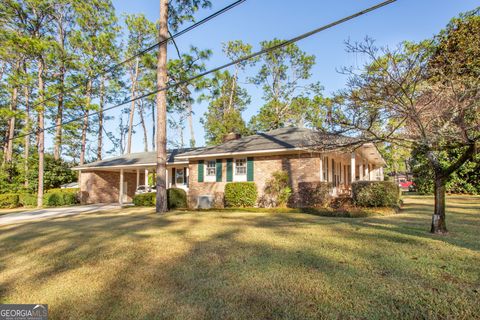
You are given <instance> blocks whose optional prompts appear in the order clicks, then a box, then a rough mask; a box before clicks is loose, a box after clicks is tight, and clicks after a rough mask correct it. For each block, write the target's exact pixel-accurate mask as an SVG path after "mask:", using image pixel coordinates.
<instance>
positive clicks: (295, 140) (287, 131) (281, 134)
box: [76, 127, 359, 169]
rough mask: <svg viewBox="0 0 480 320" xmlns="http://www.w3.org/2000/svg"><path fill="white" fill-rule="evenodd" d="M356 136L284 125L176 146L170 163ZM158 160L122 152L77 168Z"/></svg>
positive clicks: (332, 144)
mask: <svg viewBox="0 0 480 320" xmlns="http://www.w3.org/2000/svg"><path fill="white" fill-rule="evenodd" d="M356 141H359V140H358V139H356V138H351V137H345V136H341V135H334V134H326V133H320V132H317V131H313V130H311V129H307V128H295V127H290V128H281V129H276V130H272V131H269V132H265V133H257V134H254V135H250V136H247V137H243V138H240V139H237V140H232V141H228V142H225V143H222V144H220V145H217V146H212V147H204V148H186V149H174V150H170V151H169V153H168V163H175V162H179V161H182V160H183V161H185V160H187V159H188V158H189V157H199V156H209V155H217V154H235V153H244V154H245V153H252V154H254V153H256V152H262V151H269V150H285V151H288V150H292V151H293V150H298V149H303V148H307V149H308V148H315V149H317V150H320V149H325V150H331V149H335V148H336V147H338V146H340V145H345V144H349V143H355V142H356ZM155 162H156V154H155V152H140V153H131V154H127V155H122V156H118V157H114V158H110V159H105V160H101V161H96V162H92V163H88V164H85V165H83V166H79V167H76V169H82V168H93V167H95V168H98V167H112V166H128V165H131V166H135V165H138V166H142V165H147V164H154V163H155Z"/></svg>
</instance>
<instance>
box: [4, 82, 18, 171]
mask: <svg viewBox="0 0 480 320" xmlns="http://www.w3.org/2000/svg"><path fill="white" fill-rule="evenodd" d="M17 95H18V88H17V86H16V85H15V86H14V87H13V89H12V101H11V103H10V111H11V112H12V116H11V117H10V119H9V120H8V132H7V141H6V143H5V157H4V158H3V159H4V162H5V163H7V164H9V163H11V162H12V159H13V138H14V135H15V112H16V111H17Z"/></svg>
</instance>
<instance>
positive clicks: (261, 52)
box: [12, 0, 397, 139]
mask: <svg viewBox="0 0 480 320" xmlns="http://www.w3.org/2000/svg"><path fill="white" fill-rule="evenodd" d="M395 1H397V0H387V1H384V2H381V3H379V4H376V5H374V6H372V7H369V8H367V9H364V10H362V11H359V12H357V13H354V14H352V15H349V16H347V17H345V18H342V19H340V20H336V21H334V22H331V23H329V24H326V25H324V26H322V27H319V28H317V29H314V30H311V31H309V32H306V33H303V34H301V35H299V36H297V37H295V38H292V39H290V40H285V41H282V42H280V43H279V44H277V45H275V46H271V47H268V48H265V49H262V50H260V51H257V52H255V53H252V54H250V55H248V56H245V57H242V58H239V59H237V60H234V61H231V62H229V63H226V64H224V65H221V66H219V67H216V68H213V69H210V70H207V71H205V72H202V73H199V74H197V75H195V76H193V77H191V78H188V79H185V80H182V81H178V82H175V83H172V84H170V85H167V86H165V87H162V88H159V89H156V90H153V91H150V92H147V93H145V94H143V95H140V96H137V97H135V98H132V99H129V100H127V101H124V102H122V103H119V104H116V105H113V106H111V107H108V108H104V109H103V112H105V111H109V110H112V109H115V108H118V107H121V106H123V105H126V104H128V103H131V102H133V101H136V100H140V99H143V98H146V97H149V96H151V95H153V94H156V93H158V92H160V91H165V90H168V89H172V88H175V87H178V86H181V85H184V84H187V83H189V82H191V81H193V80H196V79H198V78H201V77H204V76H206V75H208V74H210V73H214V72H216V71H219V70H222V69H225V68H228V67H230V66H233V65H235V64H237V63H240V62H243V61H246V60H250V59H252V58H255V57H257V56H260V55H262V54H265V53H268V52H271V51H274V50H277V49H280V48H282V47H285V46H287V45H289V44H292V43H295V42H297V41H300V40H303V39H305V38H307V37H310V36H312V35H314V34H316V33H319V32H321V31H324V30H327V29H330V28H332V27H335V26H337V25H339V24H342V23H344V22H347V21H349V20H352V19H354V18H357V17H359V16H362V15H364V14H366V13H369V12H371V11H374V10H377V9H379V8H381V7H384V6H386V5H389V4H392V3H393V2H395ZM99 113H100V112H99V111H96V112H93V113H91V114H89V115H84V116H81V117H78V118H74V119H71V120H69V121H65V122H63V124H62V125H65V124H69V123H72V122H75V121H80V120H83V119H85V118H88V117H89V116H94V115H96V114H99ZM62 125H61V126H62ZM56 127H58V125H53V126H51V127H48V128H45V129H43V130H36V131H31V132H29V133H24V134H22V135H19V136H17V137H15V138H12V139H16V138H22V137H25V136H27V135H31V134H36V133H38V132H41V131H46V130H52V129H55V128H56Z"/></svg>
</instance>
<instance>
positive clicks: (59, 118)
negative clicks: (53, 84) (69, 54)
mask: <svg viewBox="0 0 480 320" xmlns="http://www.w3.org/2000/svg"><path fill="white" fill-rule="evenodd" d="M64 86H65V66H64V62H62V66H61V67H60V93H59V94H58V104H57V114H56V116H55V126H56V127H55V139H54V146H53V158H54V159H55V160H59V159H60V153H61V146H62V122H63V91H64V89H65V87H64Z"/></svg>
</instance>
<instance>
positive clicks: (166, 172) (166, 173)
mask: <svg viewBox="0 0 480 320" xmlns="http://www.w3.org/2000/svg"><path fill="white" fill-rule="evenodd" d="M165 181H166V182H167V183H166V184H165V185H166V186H167V189H169V188H170V187H171V186H170V179H168V169H167V168H165Z"/></svg>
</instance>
